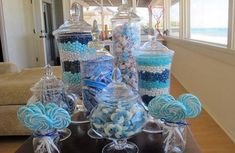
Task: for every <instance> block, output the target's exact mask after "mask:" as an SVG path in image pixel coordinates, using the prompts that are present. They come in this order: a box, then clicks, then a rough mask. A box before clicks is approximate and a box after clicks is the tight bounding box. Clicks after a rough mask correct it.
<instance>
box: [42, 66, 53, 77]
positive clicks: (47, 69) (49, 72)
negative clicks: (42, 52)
mask: <svg viewBox="0 0 235 153" xmlns="http://www.w3.org/2000/svg"><path fill="white" fill-rule="evenodd" d="M44 74H45V76H52V75H53V71H52V67H51V65H50V64H47V65H46V66H45V68H44Z"/></svg>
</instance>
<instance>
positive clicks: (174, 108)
mask: <svg viewBox="0 0 235 153" xmlns="http://www.w3.org/2000/svg"><path fill="white" fill-rule="evenodd" d="M159 118H163V119H165V120H166V121H171V122H178V121H182V120H184V119H185V118H186V108H185V107H184V105H183V104H181V103H179V102H175V103H169V104H165V105H164V106H163V107H162V109H161V110H160V112H159Z"/></svg>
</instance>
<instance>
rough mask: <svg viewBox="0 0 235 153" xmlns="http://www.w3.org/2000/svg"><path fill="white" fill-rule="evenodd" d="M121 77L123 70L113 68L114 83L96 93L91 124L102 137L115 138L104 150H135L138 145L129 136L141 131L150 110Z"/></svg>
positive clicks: (134, 152)
mask: <svg viewBox="0 0 235 153" xmlns="http://www.w3.org/2000/svg"><path fill="white" fill-rule="evenodd" d="M118 78H120V70H119V69H118V68H114V71H113V82H112V83H110V84H109V85H108V86H107V87H106V88H104V89H103V90H102V92H101V93H99V94H97V95H96V100H97V101H98V106H97V107H96V109H94V110H93V111H92V114H91V117H90V122H91V127H92V128H93V130H94V131H96V133H98V134H99V135H101V136H102V137H103V138H106V139H109V140H113V143H110V144H108V145H106V146H105V147H104V148H103V151H102V152H103V153H108V152H109V153H111V152H115V150H118V151H122V152H124V153H125V152H128V153H136V152H138V147H137V146H136V145H135V144H133V143H130V142H127V139H128V138H130V137H132V136H133V135H135V134H137V133H140V132H141V131H142V128H143V126H144V125H145V123H146V120H147V113H146V110H145V109H144V107H143V105H142V102H141V100H140V98H139V95H138V93H137V92H136V91H132V90H131V88H130V87H128V86H127V85H126V84H125V83H122V82H121V81H120V79H118Z"/></svg>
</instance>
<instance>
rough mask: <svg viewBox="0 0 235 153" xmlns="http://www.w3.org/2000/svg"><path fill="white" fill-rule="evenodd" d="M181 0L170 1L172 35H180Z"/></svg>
mask: <svg viewBox="0 0 235 153" xmlns="http://www.w3.org/2000/svg"><path fill="white" fill-rule="evenodd" d="M179 4H180V0H171V1H170V35H171V36H176V37H179V29H180V28H179V25H180V22H179V20H180V9H179V8H180V7H179Z"/></svg>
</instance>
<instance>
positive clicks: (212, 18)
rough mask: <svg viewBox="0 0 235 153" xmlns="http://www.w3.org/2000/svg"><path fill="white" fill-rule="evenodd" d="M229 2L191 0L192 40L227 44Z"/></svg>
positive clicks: (225, 0)
mask: <svg viewBox="0 0 235 153" xmlns="http://www.w3.org/2000/svg"><path fill="white" fill-rule="evenodd" d="M228 3H229V0H223V2H221V0H206V1H205V0H190V4H191V5H190V26H191V27H190V38H191V39H195V40H201V41H206V42H212V43H219V44H227V35H228V6H229V4H228Z"/></svg>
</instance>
